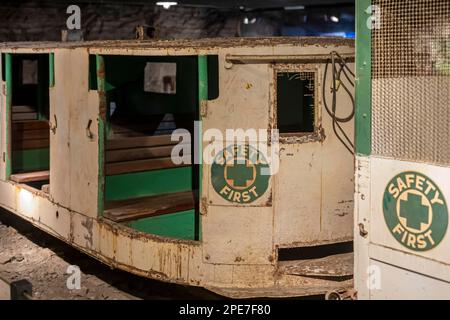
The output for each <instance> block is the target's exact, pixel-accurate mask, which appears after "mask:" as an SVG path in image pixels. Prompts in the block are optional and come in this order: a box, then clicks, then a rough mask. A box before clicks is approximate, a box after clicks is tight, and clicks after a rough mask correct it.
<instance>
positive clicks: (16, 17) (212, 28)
mask: <svg viewBox="0 0 450 320" xmlns="http://www.w3.org/2000/svg"><path fill="white" fill-rule="evenodd" d="M72 3H73V2H72ZM72 3H71V2H64V1H59V2H56V3H51V2H47V1H25V2H20V1H2V2H0V41H59V40H60V39H61V30H62V29H66V20H67V18H68V17H69V14H67V13H66V9H67V7H68V6H69V5H70V4H72ZM123 3H126V2H125V1H124V2H123ZM79 7H80V9H81V27H82V29H83V33H84V39H85V40H99V39H104V40H106V39H117V40H118V39H133V38H134V37H135V27H136V26H138V25H147V26H152V27H154V28H155V30H156V31H155V34H156V36H157V37H159V38H161V39H169V38H200V37H222V36H229V37H233V36H235V35H236V30H237V25H238V16H237V13H236V12H232V11H227V10H218V9H207V8H187V7H172V8H170V9H169V10H165V9H163V8H161V7H155V6H153V5H143V4H132V3H130V4H114V3H109V4H104V3H96V4H92V3H91V4H89V3H84V4H79Z"/></svg>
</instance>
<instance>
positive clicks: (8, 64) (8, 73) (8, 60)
mask: <svg viewBox="0 0 450 320" xmlns="http://www.w3.org/2000/svg"><path fill="white" fill-rule="evenodd" d="M5 80H6V112H5V115H6V159H5V168H6V169H5V170H6V179H9V176H10V175H11V105H12V100H11V99H12V80H13V79H12V56H11V54H10V53H6V54H5Z"/></svg>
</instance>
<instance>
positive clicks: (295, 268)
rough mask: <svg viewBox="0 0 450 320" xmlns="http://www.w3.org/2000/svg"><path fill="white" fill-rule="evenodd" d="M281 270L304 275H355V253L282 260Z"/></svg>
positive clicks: (290, 273)
mask: <svg viewBox="0 0 450 320" xmlns="http://www.w3.org/2000/svg"><path fill="white" fill-rule="evenodd" d="M278 266H279V272H280V273H283V274H287V275H296V276H304V277H326V278H328V277H330V278H332V277H349V276H352V275H353V253H352V252H350V253H343V254H336V255H330V256H327V257H324V258H320V259H309V260H295V261H280V262H279V263H278Z"/></svg>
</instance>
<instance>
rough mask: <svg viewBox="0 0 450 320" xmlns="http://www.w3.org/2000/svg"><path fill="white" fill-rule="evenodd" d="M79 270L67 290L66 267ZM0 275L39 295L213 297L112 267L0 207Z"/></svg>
mask: <svg viewBox="0 0 450 320" xmlns="http://www.w3.org/2000/svg"><path fill="white" fill-rule="evenodd" d="M70 265H76V266H78V267H79V268H80V270H81V281H80V284H81V288H80V289H72V290H70V289H68V288H67V284H66V283H67V279H68V278H69V276H70V275H69V274H67V273H66V272H67V268H68V267H69V266H70ZM0 276H1V277H2V278H4V279H7V280H10V281H13V280H20V279H27V280H29V281H30V282H31V283H32V285H33V298H34V299H37V300H42V299H65V300H76V299H83V300H88V299H101V300H106V299H113V300H118V299H120V300H125V299H126V300H128V299H165V300H173V299H218V298H220V297H219V296H217V295H215V294H213V293H210V292H209V291H207V290H204V289H200V288H194V287H184V286H179V285H173V284H167V283H163V282H159V281H153V280H149V279H146V278H142V277H138V276H134V275H131V274H129V273H126V272H123V271H120V270H112V269H111V268H109V267H108V266H106V265H104V264H102V263H100V262H98V261H97V260H95V259H93V258H91V257H89V256H87V255H85V254H83V253H80V252H79V251H77V250H75V249H74V248H72V247H70V246H69V245H67V244H65V243H64V242H62V241H60V240H58V239H56V238H54V237H52V236H50V235H48V234H46V233H44V232H43V231H41V230H39V229H37V228H35V227H33V226H32V225H31V224H29V223H28V222H26V221H24V220H22V219H20V218H18V217H16V216H14V215H13V214H11V213H9V212H7V211H5V210H2V209H0Z"/></svg>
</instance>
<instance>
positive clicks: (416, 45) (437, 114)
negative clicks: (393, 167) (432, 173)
mask: <svg viewBox="0 0 450 320" xmlns="http://www.w3.org/2000/svg"><path fill="white" fill-rule="evenodd" d="M373 5H376V6H377V7H376V8H375V10H378V13H379V15H378V16H379V17H380V23H379V25H378V26H377V27H376V28H375V29H373V30H372V116H373V119H372V121H373V122H372V153H373V154H375V155H381V156H385V157H391V158H396V159H402V160H411V161H419V162H429V163H436V164H450V0H374V1H373Z"/></svg>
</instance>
